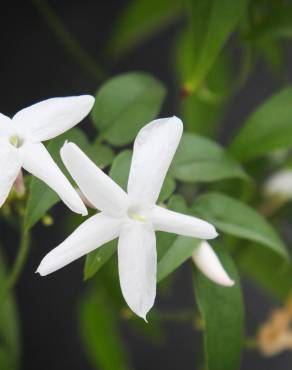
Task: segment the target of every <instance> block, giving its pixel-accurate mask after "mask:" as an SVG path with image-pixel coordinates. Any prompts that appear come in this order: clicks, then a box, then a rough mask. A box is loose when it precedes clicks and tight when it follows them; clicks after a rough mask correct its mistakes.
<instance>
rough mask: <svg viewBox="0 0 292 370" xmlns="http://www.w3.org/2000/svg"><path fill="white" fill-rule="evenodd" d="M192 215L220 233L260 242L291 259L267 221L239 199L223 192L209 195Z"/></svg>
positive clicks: (199, 200) (201, 199) (198, 202)
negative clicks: (200, 218) (205, 221)
mask: <svg viewBox="0 0 292 370" xmlns="http://www.w3.org/2000/svg"><path fill="white" fill-rule="evenodd" d="M192 210H193V212H194V213H195V214H197V215H199V216H200V217H202V218H203V219H205V220H207V221H209V222H210V223H212V224H213V225H215V226H216V227H217V228H218V229H219V230H220V231H222V232H224V233H227V234H231V235H234V236H237V237H239V238H243V239H248V240H252V241H255V242H258V243H260V244H262V245H264V246H266V247H269V248H270V249H272V250H273V251H274V252H276V253H277V254H278V255H280V256H281V257H284V258H286V259H287V258H289V257H288V253H287V250H286V247H285V245H284V244H283V242H282V240H281V239H280V237H279V236H278V234H277V232H276V231H275V230H274V229H273V227H272V226H271V225H270V224H269V223H268V222H267V221H266V220H265V218H264V217H263V216H262V215H261V214H259V213H258V212H257V211H255V210H254V209H253V208H251V207H249V206H247V205H246V204H244V203H242V202H241V201H239V200H236V199H233V198H231V197H229V196H227V195H224V194H220V193H206V194H204V195H202V196H201V197H199V198H198V199H197V201H196V202H195V204H194V206H193V208H192Z"/></svg>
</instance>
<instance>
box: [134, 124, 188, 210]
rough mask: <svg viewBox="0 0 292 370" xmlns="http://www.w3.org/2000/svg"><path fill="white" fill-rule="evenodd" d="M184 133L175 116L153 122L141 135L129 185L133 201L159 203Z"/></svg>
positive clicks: (136, 147)
mask: <svg viewBox="0 0 292 370" xmlns="http://www.w3.org/2000/svg"><path fill="white" fill-rule="evenodd" d="M182 131H183V124H182V122H181V120H180V119H179V118H177V117H171V118H164V119H158V120H155V121H152V122H151V123H149V124H148V125H146V126H145V127H143V128H142V130H141V131H140V132H139V133H138V136H137V137H136V140H135V143H134V152H133V158H132V164H131V170H130V176H129V182H128V194H129V196H130V197H131V198H133V199H134V200H141V199H142V200H143V201H145V202H146V203H150V204H154V203H156V201H157V198H158V195H159V193H160V189H161V187H162V184H163V181H164V178H165V175H166V173H167V171H168V168H169V166H170V164H171V161H172V158H173V156H174V154H175V151H176V149H177V147H178V144H179V141H180V138H181V135H182Z"/></svg>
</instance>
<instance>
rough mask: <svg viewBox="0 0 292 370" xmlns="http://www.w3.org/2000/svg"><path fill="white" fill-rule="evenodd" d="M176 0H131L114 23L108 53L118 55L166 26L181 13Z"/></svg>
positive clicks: (179, 5)
mask: <svg viewBox="0 0 292 370" xmlns="http://www.w3.org/2000/svg"><path fill="white" fill-rule="evenodd" d="M181 10H182V4H181V2H180V1H176V0H134V1H133V0H132V1H130V2H129V3H128V4H127V6H126V7H125V9H124V10H123V11H122V13H121V14H120V15H119V17H118V19H117V21H116V23H115V24H114V28H113V32H112V34H111V36H110V40H109V47H108V49H109V53H110V54H112V55H114V56H120V55H121V54H124V53H125V52H127V51H128V50H129V49H131V48H133V47H134V46H136V45H137V44H139V43H140V42H142V41H144V40H145V39H148V38H149V37H150V36H152V35H153V34H155V33H156V32H158V31H160V30H162V29H163V28H166V27H167V26H168V25H169V24H170V23H171V22H173V21H174V20H175V19H176V18H177V17H178V16H179V15H180V13H181Z"/></svg>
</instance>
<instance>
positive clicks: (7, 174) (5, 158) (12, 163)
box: [0, 138, 22, 207]
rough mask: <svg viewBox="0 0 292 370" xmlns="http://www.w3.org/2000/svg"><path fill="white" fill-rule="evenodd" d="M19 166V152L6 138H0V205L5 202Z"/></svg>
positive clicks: (20, 162) (20, 160)
mask: <svg viewBox="0 0 292 370" xmlns="http://www.w3.org/2000/svg"><path fill="white" fill-rule="evenodd" d="M21 166H22V155H21V152H20V151H19V150H18V149H17V148H15V147H14V146H13V145H11V144H10V143H9V142H8V140H7V139H4V138H2V139H0V207H2V205H3V203H4V202H5V200H6V198H7V196H8V194H9V192H10V189H11V187H12V185H13V183H14V181H15V180H16V178H17V175H18V174H19V171H20V169H21Z"/></svg>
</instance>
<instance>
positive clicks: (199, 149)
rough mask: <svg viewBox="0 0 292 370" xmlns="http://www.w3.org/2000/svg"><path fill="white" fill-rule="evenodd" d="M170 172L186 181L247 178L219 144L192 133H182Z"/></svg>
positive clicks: (239, 166)
mask: <svg viewBox="0 0 292 370" xmlns="http://www.w3.org/2000/svg"><path fill="white" fill-rule="evenodd" d="M170 173H171V175H173V176H174V177H175V178H176V179H178V180H181V181H186V182H211V181H218V180H223V179H227V178H241V179H247V178H248V176H247V174H246V173H245V172H244V170H243V168H242V167H241V165H240V164H239V163H237V162H236V160H234V159H233V158H232V157H231V156H230V155H229V154H228V153H226V152H225V151H224V149H223V148H222V147H221V146H219V145H218V144H216V143H215V142H213V141H211V140H209V139H207V138H204V137H202V136H198V135H194V134H184V135H183V137H182V140H181V142H180V145H179V148H178V150H177V152H176V155H175V157H174V160H173V162H172V165H171V168H170Z"/></svg>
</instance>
